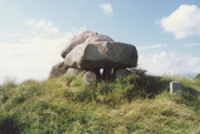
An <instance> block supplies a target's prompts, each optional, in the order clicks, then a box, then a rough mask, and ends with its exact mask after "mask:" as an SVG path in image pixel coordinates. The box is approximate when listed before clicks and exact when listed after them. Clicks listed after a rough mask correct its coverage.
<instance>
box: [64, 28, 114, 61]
mask: <svg viewBox="0 0 200 134" xmlns="http://www.w3.org/2000/svg"><path fill="white" fill-rule="evenodd" d="M96 41H98V42H100V41H113V39H111V38H110V37H108V36H106V35H102V34H98V33H95V32H91V31H85V32H83V33H81V34H79V35H77V36H74V37H73V38H72V39H70V40H69V41H68V42H67V43H66V47H65V48H64V49H63V50H62V52H61V56H62V57H63V58H65V56H66V55H67V54H68V53H69V52H70V51H72V49H73V48H74V47H76V46H78V45H81V44H84V43H90V42H96Z"/></svg>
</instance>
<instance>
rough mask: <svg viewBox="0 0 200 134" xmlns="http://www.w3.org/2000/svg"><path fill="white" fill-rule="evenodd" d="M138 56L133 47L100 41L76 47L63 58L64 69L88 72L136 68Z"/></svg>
mask: <svg viewBox="0 0 200 134" xmlns="http://www.w3.org/2000/svg"><path fill="white" fill-rule="evenodd" d="M137 60H138V54H137V50H136V48H135V46H133V45H130V44H126V43H121V42H114V41H101V42H91V43H84V44H82V45H78V46H76V47H75V48H74V49H72V50H71V51H70V53H68V54H67V55H66V57H65V60H64V64H65V66H66V67H70V68H76V69H82V70H89V69H95V68H126V67H136V65H137Z"/></svg>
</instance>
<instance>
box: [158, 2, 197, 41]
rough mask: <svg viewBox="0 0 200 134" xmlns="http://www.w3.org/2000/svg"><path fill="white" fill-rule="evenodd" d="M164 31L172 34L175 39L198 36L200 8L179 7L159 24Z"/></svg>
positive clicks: (193, 6)
mask: <svg viewBox="0 0 200 134" xmlns="http://www.w3.org/2000/svg"><path fill="white" fill-rule="evenodd" d="M158 23H159V24H161V26H162V27H163V29H164V31H166V32H170V33H173V34H174V36H175V38H184V37H187V36H192V35H197V36H200V25H199V24H200V8H198V7H197V6H196V5H181V6H180V7H179V8H178V9H177V10H175V11H174V12H173V13H172V14H171V15H170V16H168V17H164V18H162V19H161V20H160V21H159V22H158Z"/></svg>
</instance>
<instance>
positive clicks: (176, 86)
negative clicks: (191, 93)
mask: <svg viewBox="0 0 200 134" xmlns="http://www.w3.org/2000/svg"><path fill="white" fill-rule="evenodd" d="M170 93H171V94H173V93H175V94H177V95H181V94H182V91H181V83H180V82H177V81H172V82H170Z"/></svg>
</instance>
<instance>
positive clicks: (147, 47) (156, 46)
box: [137, 44, 167, 50]
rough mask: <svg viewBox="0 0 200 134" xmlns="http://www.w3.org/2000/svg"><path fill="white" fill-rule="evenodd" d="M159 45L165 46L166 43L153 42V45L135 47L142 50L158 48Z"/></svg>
mask: <svg viewBox="0 0 200 134" xmlns="http://www.w3.org/2000/svg"><path fill="white" fill-rule="evenodd" d="M159 47H167V45H165V44H155V45H153V46H146V47H137V49H138V50H142V49H152V48H159Z"/></svg>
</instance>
